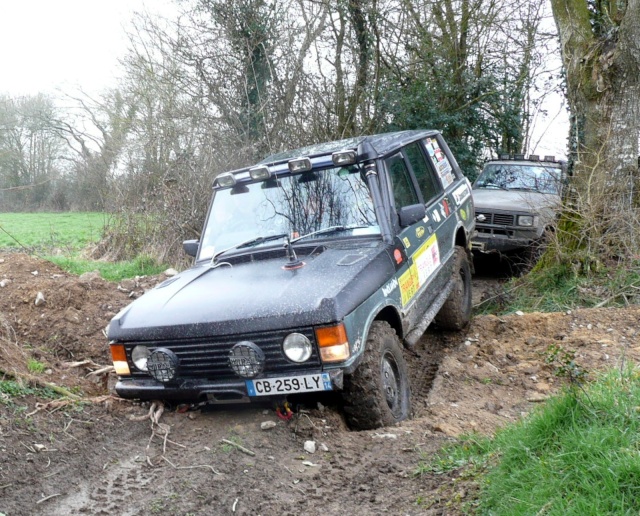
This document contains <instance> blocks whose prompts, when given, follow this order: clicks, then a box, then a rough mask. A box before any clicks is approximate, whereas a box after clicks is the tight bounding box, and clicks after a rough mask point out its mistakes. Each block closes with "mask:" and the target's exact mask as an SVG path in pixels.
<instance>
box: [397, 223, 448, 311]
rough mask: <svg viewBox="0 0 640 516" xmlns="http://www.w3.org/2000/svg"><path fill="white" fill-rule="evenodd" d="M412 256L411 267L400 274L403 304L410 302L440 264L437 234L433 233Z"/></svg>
mask: <svg viewBox="0 0 640 516" xmlns="http://www.w3.org/2000/svg"><path fill="white" fill-rule="evenodd" d="M412 258H413V263H412V264H411V267H409V269H408V270H407V271H406V272H405V273H404V274H403V275H402V276H400V281H399V283H400V293H401V294H402V306H405V305H407V303H409V301H410V300H411V298H412V297H413V296H415V295H416V292H418V290H419V289H420V287H421V286H422V285H424V284H425V282H426V281H427V279H428V278H429V276H431V274H433V272H434V271H435V270H436V269H437V268H438V265H440V248H439V247H438V240H437V239H436V235H431V237H430V238H429V240H427V241H426V242H425V243H424V244H422V245H421V246H420V247H419V248H418V250H417V251H416V252H415V253H414V254H413V257H412Z"/></svg>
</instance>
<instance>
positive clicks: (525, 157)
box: [488, 154, 640, 163]
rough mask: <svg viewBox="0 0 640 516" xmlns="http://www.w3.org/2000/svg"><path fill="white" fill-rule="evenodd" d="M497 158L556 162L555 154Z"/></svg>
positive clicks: (502, 155) (514, 155) (500, 158)
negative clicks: (541, 156)
mask: <svg viewBox="0 0 640 516" xmlns="http://www.w3.org/2000/svg"><path fill="white" fill-rule="evenodd" d="M498 159H499V160H502V161H508V160H518V161H551V162H554V163H555V162H556V157H555V156H550V155H547V156H544V157H543V158H542V159H541V158H540V155H539V154H529V156H525V155H524V154H499V155H498ZM639 160H640V158H639ZM488 161H492V159H489V160H488Z"/></svg>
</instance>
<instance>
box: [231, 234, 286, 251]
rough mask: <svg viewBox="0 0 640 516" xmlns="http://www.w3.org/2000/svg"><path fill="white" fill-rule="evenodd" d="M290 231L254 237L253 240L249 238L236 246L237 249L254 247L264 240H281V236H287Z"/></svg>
mask: <svg viewBox="0 0 640 516" xmlns="http://www.w3.org/2000/svg"><path fill="white" fill-rule="evenodd" d="M287 235H288V233H280V234H278V235H269V236H260V237H256V238H252V239H251V240H247V241H246V242H242V243H241V244H238V245H237V246H235V249H242V248H243V247H253V246H256V245H258V244H262V243H264V242H270V241H271V240H279V239H280V238H285V237H286V236H287Z"/></svg>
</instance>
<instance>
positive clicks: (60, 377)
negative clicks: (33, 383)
mask: <svg viewBox="0 0 640 516" xmlns="http://www.w3.org/2000/svg"><path fill="white" fill-rule="evenodd" d="M163 279H165V276H163V275H161V276H158V277H142V278H136V279H133V280H125V281H123V282H121V283H120V284H117V283H112V282H108V281H105V280H103V279H102V278H101V277H100V274H99V273H98V272H97V271H96V272H92V273H86V274H83V275H82V276H80V277H78V276H75V275H72V274H68V273H66V272H65V271H63V270H62V269H60V268H59V267H57V266H56V265H54V264H52V263H50V262H47V261H44V260H40V259H37V258H33V257H30V256H27V255H25V254H20V253H15V254H0V317H1V318H0V327H1V328H2V330H0V337H2V338H3V339H4V343H5V344H6V343H7V342H14V343H15V342H17V343H18V344H19V346H9V345H8V344H6V345H5V346H3V349H4V353H3V354H2V355H0V369H2V370H4V371H7V372H10V371H16V372H20V373H27V372H28V371H29V368H28V361H29V359H31V360H33V361H37V362H39V363H40V364H42V365H43V366H44V372H45V375H46V379H47V381H48V382H50V383H54V384H57V385H60V386H65V387H68V388H73V387H79V386H80V387H82V388H83V389H88V391H87V394H98V393H102V394H106V390H105V388H104V386H103V385H96V384H95V383H93V382H90V383H87V382H85V381H84V380H83V375H84V373H86V370H85V369H84V368H80V369H78V370H76V371H74V369H76V368H70V367H69V364H73V363H77V362H80V361H86V362H87V365H89V364H90V363H93V364H99V365H105V366H106V365H108V364H110V363H111V357H110V354H109V347H108V345H107V339H106V336H105V328H106V326H107V324H108V323H109V321H110V320H111V318H112V317H113V316H114V315H115V314H116V313H117V312H118V311H119V310H120V309H121V308H123V307H124V306H126V305H127V304H128V303H130V302H131V301H132V299H133V298H135V297H138V296H140V295H142V294H143V293H144V291H145V290H147V289H149V288H152V287H153V286H155V285H156V284H157V283H158V282H159V281H162V280H163ZM10 348H12V349H10ZM5 355H6V356H5ZM32 369H33V366H32Z"/></svg>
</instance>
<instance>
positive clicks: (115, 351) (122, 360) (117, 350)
mask: <svg viewBox="0 0 640 516" xmlns="http://www.w3.org/2000/svg"><path fill="white" fill-rule="evenodd" d="M110 347H111V359H112V360H113V368H114V369H115V370H116V374H117V375H120V376H123V375H128V374H131V371H130V370H129V364H128V363H127V352H126V351H125V349H124V346H123V345H122V344H111V346H110Z"/></svg>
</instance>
